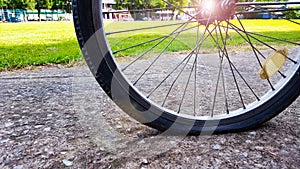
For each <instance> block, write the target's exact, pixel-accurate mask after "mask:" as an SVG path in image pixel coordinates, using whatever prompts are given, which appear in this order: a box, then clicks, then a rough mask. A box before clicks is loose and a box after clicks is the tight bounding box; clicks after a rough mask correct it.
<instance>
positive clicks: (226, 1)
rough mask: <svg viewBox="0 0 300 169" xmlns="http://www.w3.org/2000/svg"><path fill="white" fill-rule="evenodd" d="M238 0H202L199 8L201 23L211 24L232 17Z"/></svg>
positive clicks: (198, 14)
mask: <svg viewBox="0 0 300 169" xmlns="http://www.w3.org/2000/svg"><path fill="white" fill-rule="evenodd" d="M236 2H237V0H202V1H201V3H200V5H199V8H198V9H197V11H198V12H197V20H198V22H199V23H200V24H202V25H206V24H211V23H213V22H214V21H216V20H217V21H224V20H227V19H230V18H232V16H233V14H234V10H235V7H236Z"/></svg>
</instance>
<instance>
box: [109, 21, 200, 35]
mask: <svg viewBox="0 0 300 169" xmlns="http://www.w3.org/2000/svg"><path fill="white" fill-rule="evenodd" d="M193 22H197V21H191V22H190V23H193ZM182 24H186V22H180V23H173V24H168V25H159V26H150V27H144V28H137V29H128V30H121V31H115V32H107V33H106V35H113V34H117V33H126V32H134V31H140V30H147V29H156V28H163V27H169V26H175V25H182Z"/></svg>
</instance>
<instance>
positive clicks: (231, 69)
mask: <svg viewBox="0 0 300 169" xmlns="http://www.w3.org/2000/svg"><path fill="white" fill-rule="evenodd" d="M227 26H228V23H227ZM218 27H219V31H220V36H221V42H222V43H223V45H224V52H225V56H226V58H227V60H228V63H229V67H230V71H231V73H232V76H233V79H234V84H235V86H236V88H237V91H238V94H239V97H240V99H241V103H242V105H243V108H244V109H246V106H245V103H244V99H243V97H242V94H241V90H240V87H239V85H238V82H237V79H236V76H235V74H234V71H233V68H232V65H231V64H230V62H231V60H230V58H229V55H228V52H227V48H226V39H224V37H223V35H222V31H221V28H220V26H218ZM227 31H228V29H227Z"/></svg>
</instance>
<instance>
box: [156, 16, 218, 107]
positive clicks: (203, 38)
mask: <svg viewBox="0 0 300 169" xmlns="http://www.w3.org/2000/svg"><path fill="white" fill-rule="evenodd" d="M207 23H208V22H207ZM214 29H216V27H215V28H214ZM206 30H207V27H206V28H205V30H204V33H203V34H202V37H201V40H200V41H199V43H198V44H196V47H195V48H194V49H193V50H192V51H191V52H190V54H189V55H191V56H192V54H194V52H195V50H197V51H198V49H199V48H200V46H201V45H202V44H203V42H204V40H205V39H206V38H207V37H208V36H209V35H207V36H205V33H206ZM189 60H190V58H189ZM189 60H188V61H187V62H186V64H185V65H184V67H183V68H182V69H181V71H180V72H179V74H178V75H177V77H176V78H175V80H174V81H173V82H172V84H171V87H170V88H169V90H168V92H167V95H166V96H165V99H164V101H163V104H162V106H164V104H165V102H166V100H167V98H168V97H169V94H170V92H171V90H172V88H173V86H174V84H175V82H176V81H177V80H178V78H179V77H180V76H181V74H182V72H183V70H184V69H185V67H186V65H187V64H188V62H189Z"/></svg>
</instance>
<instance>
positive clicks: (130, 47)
mask: <svg viewBox="0 0 300 169" xmlns="http://www.w3.org/2000/svg"><path fill="white" fill-rule="evenodd" d="M195 27H197V26H192V27H190V28H187V29H184V30H182V31H178V32H174V33H172V34H169V35H165V36H160V37H158V38H154V39H151V40H148V41H145V42H142V43H139V44H136V45H132V46H129V47H127V48H124V49H120V50H117V51H114V52H113V54H117V53H119V52H122V51H126V50H129V49H133V48H135V47H139V46H141V45H145V44H148V43H151V42H155V41H157V40H160V39H162V38H168V37H171V36H172V35H175V34H179V33H181V32H185V31H188V30H191V29H194V28H195Z"/></svg>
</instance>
